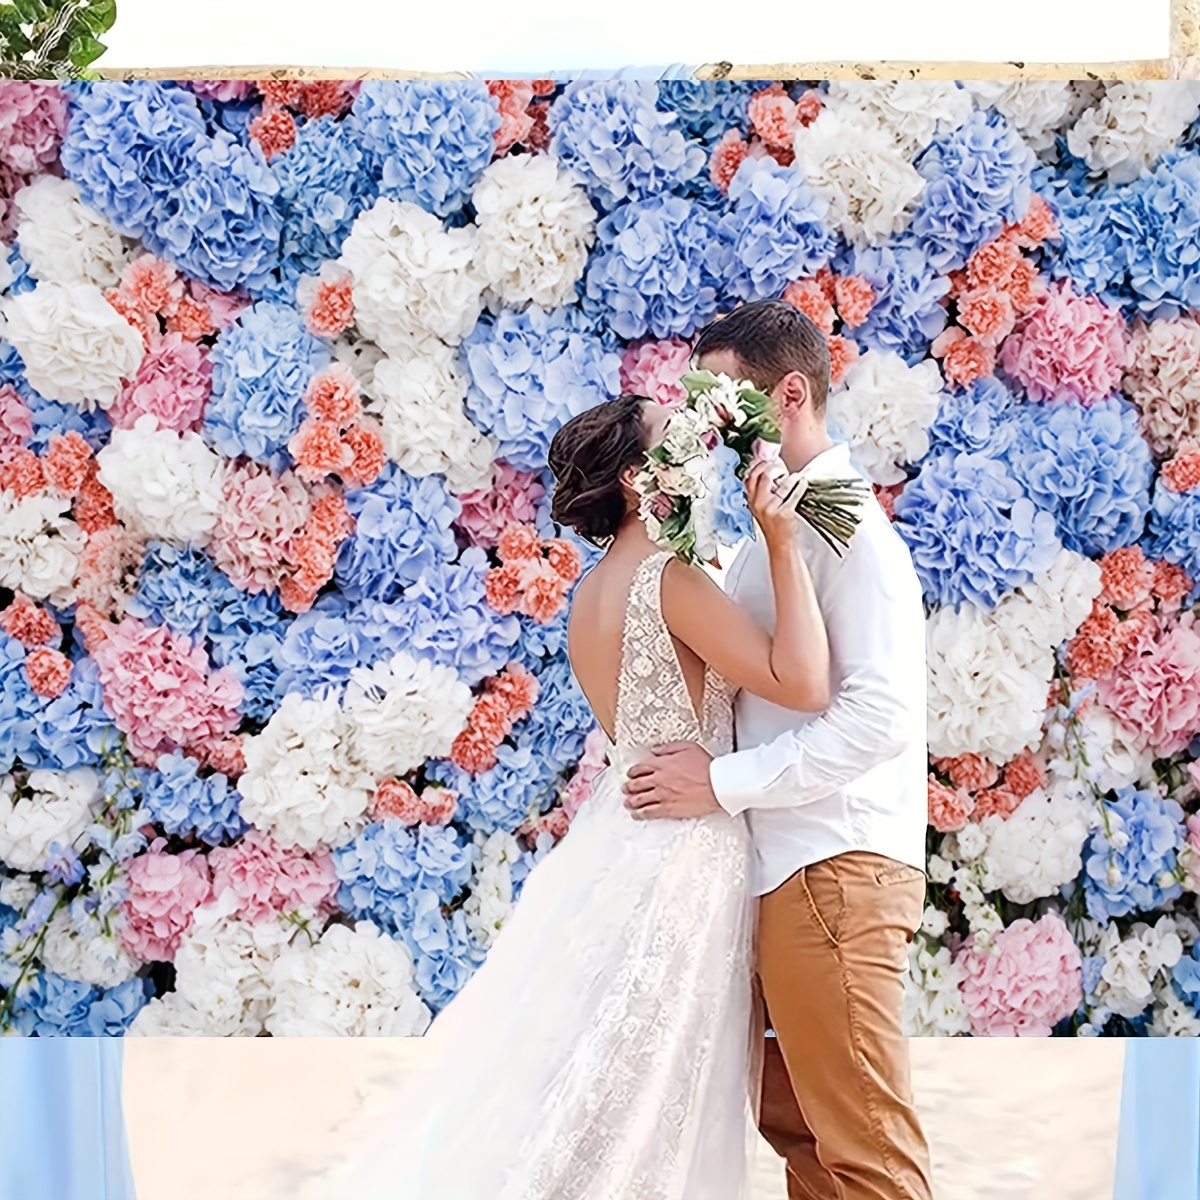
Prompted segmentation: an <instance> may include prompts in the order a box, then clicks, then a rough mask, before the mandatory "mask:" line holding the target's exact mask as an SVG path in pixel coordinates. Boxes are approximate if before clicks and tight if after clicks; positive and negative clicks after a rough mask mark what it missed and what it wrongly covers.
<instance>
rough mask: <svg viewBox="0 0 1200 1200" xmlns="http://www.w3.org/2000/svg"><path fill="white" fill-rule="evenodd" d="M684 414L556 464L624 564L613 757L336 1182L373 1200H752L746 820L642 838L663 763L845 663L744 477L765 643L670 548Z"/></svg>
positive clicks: (598, 631)
mask: <svg viewBox="0 0 1200 1200" xmlns="http://www.w3.org/2000/svg"><path fill="white" fill-rule="evenodd" d="M669 415H670V413H669V410H667V409H665V408H663V407H661V406H660V405H657V404H655V403H653V402H651V401H648V400H644V399H641V398H639V397H633V396H622V397H621V398H619V399H617V400H612V401H609V402H607V403H605V404H602V405H600V406H599V407H597V408H594V409H592V410H590V411H588V412H585V413H583V414H582V415H580V416H578V417H576V418H575V419H574V420H572V421H570V422H569V423H568V424H567V425H565V426H564V427H563V428H562V429H561V430H560V431H559V433H558V434H557V435H556V436H555V438H554V441H553V444H552V446H551V450H550V467H551V470H552V471H553V473H554V475H555V477H556V479H557V487H556V489H555V493H554V501H553V516H554V518H555V520H557V521H558V522H559V523H560V524H563V525H568V526H571V527H573V528H574V529H575V530H576V532H577V533H579V534H580V535H581V536H583V537H585V538H587V539H589V540H590V541H592V542H594V543H596V544H600V545H604V546H606V547H607V552H606V554H605V555H604V557H603V558H602V560H601V561H600V562H599V563H598V564H597V565H596V567H595V568H594V569H593V570H592V571H591V572H590V573H589V574H588V575H587V577H586V578H585V579H584V580H583V581H582V582H581V583H580V584H579V587H578V589H577V592H576V597H575V600H574V604H573V607H572V611H571V617H570V626H569V633H568V640H569V645H568V649H569V652H570V658H571V664H572V667H573V669H574V672H575V674H576V677H577V678H578V680H579V684H580V686H581V687H582V689H583V691H584V693H585V694H586V696H587V698H588V701H589V702H590V704H591V705H592V708H593V709H594V711H595V714H596V717H597V719H598V720H599V722H600V724H601V725H602V726H603V728H604V730H605V732H606V733H607V734H608V736H609V739H610V741H611V743H612V745H611V747H610V750H609V756H608V761H609V764H610V765H609V769H608V770H607V771H605V772H604V773H603V774H602V775H601V776H600V777H599V778H598V779H597V781H596V783H595V785H594V788H593V792H592V796H591V799H590V800H589V801H588V802H587V803H586V804H585V805H584V807H583V809H582V810H581V811H580V813H579V814H578V816H577V817H576V819H575V822H574V824H573V825H572V827H571V829H570V831H569V833H568V834H567V836H566V838H565V839H564V840H563V842H562V844H561V845H560V846H559V847H558V848H557V849H555V850H554V851H553V853H551V854H550V855H549V856H548V857H547V858H546V859H545V860H543V861H542V862H541V863H540V864H539V865H538V866H537V867H536V868H535V869H534V870H533V872H532V873H531V874H530V876H529V878H528V880H527V881H526V884H525V888H524V891H523V893H522V896H521V899H520V902H519V903H518V904H517V906H516V908H515V909H514V911H513V913H512V914H511V915H510V917H509V918H508V921H507V922H506V924H505V927H504V930H503V932H502V933H501V935H500V937H499V938H498V940H497V941H496V943H495V945H494V946H493V947H492V949H491V951H490V952H489V954H488V957H487V960H486V961H485V962H484V964H483V966H482V967H480V969H479V970H478V971H477V972H476V974H475V975H474V976H473V977H472V979H471V980H470V981H469V982H468V984H467V985H466V987H465V988H464V989H463V990H462V992H461V993H460V994H459V995H458V996H457V997H456V998H455V1000H454V1001H453V1002H452V1003H451V1004H450V1005H449V1006H448V1007H447V1008H446V1009H445V1011H443V1012H442V1013H441V1014H440V1015H439V1016H438V1018H437V1019H436V1020H435V1021H434V1023H433V1025H432V1026H431V1027H430V1029H429V1032H428V1033H427V1034H426V1037H425V1048H426V1049H427V1050H428V1052H429V1058H428V1060H427V1065H426V1066H425V1067H424V1069H423V1072H422V1073H421V1074H420V1075H418V1077H417V1078H416V1079H415V1080H413V1081H410V1086H409V1087H408V1089H407V1090H406V1092H405V1095H404V1097H403V1099H402V1102H401V1105H400V1108H399V1110H398V1111H397V1112H395V1113H394V1114H392V1116H391V1117H390V1118H389V1119H388V1121H387V1123H386V1128H385V1131H384V1132H383V1134H382V1136H381V1137H380V1140H379V1142H378V1145H377V1146H375V1147H374V1148H373V1149H372V1150H370V1151H369V1152H368V1153H367V1154H366V1156H365V1157H363V1158H362V1159H360V1160H359V1161H356V1162H351V1163H350V1164H349V1165H348V1166H343V1167H341V1168H340V1169H337V1170H336V1171H335V1173H334V1175H333V1176H332V1177H330V1176H326V1177H325V1178H324V1179H323V1180H322V1181H320V1182H319V1184H318V1188H317V1191H318V1193H319V1194H320V1195H323V1196H328V1197H331V1198H333V1197H337V1198H339V1200H341V1198H344V1197H348V1196H353V1197H355V1198H356V1200H634V1198H636V1200H738V1198H739V1197H745V1196H746V1195H747V1191H748V1173H749V1167H748V1156H749V1150H750V1144H751V1143H750V1138H751V1137H752V1136H753V1121H752V1114H753V1109H754V1103H755V1102H754V1100H753V1099H752V1095H751V1086H750V1081H751V1076H752V1072H753V1066H752V1061H751V1060H752V1047H751V1037H750V1030H751V1025H752V1022H751V973H752V965H753V959H752V955H753V945H752V942H753V928H754V920H753V918H754V902H753V899H752V896H751V892H750V888H749V885H748V880H747V868H748V864H749V854H750V841H749V836H748V832H747V828H746V826H745V824H744V821H743V819H742V818H741V817H731V816H728V815H726V814H723V813H721V814H715V815H713V816H710V817H703V818H698V819H690V820H682V821H666V820H659V821H638V820H636V819H635V818H634V817H633V816H632V815H631V814H630V812H629V811H628V810H627V809H626V808H625V806H624V803H623V794H622V791H621V785H622V782H623V780H624V778H625V772H626V771H627V770H628V768H629V767H630V766H632V765H633V764H634V763H635V762H636V761H637V760H638V758H639V757H640V756H641V755H642V753H643V752H644V750H645V748H647V747H649V746H653V745H656V744H661V743H666V742H681V741H692V742H702V743H704V744H705V745H706V746H707V747H708V748H709V749H711V750H712V751H713V752H714V753H718V754H719V753H725V752H728V751H729V750H731V749H732V735H733V715H732V713H733V710H732V698H733V694H734V692H735V691H736V690H737V689H739V688H745V689H747V690H749V691H751V692H753V693H755V694H757V695H759V696H761V697H763V698H764V699H766V700H769V701H771V702H773V703H775V704H778V705H781V706H784V707H787V708H791V709H795V710H799V711H808V712H813V711H820V710H822V709H824V707H825V706H826V705H827V703H828V688H829V650H828V645H827V642H826V636H825V628H824V625H823V623H822V620H821V615H820V611H819V609H818V607H817V602H816V597H815V595H814V592H813V587H812V583H811V580H810V578H809V574H808V570H807V567H806V566H805V564H804V561H803V560H802V558H801V556H800V552H799V550H798V545H799V542H798V539H797V536H796V522H797V520H798V518H797V517H796V516H795V514H794V513H792V512H790V511H789V510H786V509H785V508H783V507H782V506H781V504H780V502H779V500H778V499H777V498H776V496H775V494H774V491H773V485H772V483H771V479H770V476H769V474H767V472H766V469H765V468H764V467H757V468H755V469H754V470H753V471H752V472H751V473H750V475H749V476H748V478H747V481H746V486H747V495H748V501H749V505H750V508H751V511H752V513H753V515H754V517H755V519H756V520H757V523H758V526H759V528H760V529H761V530H762V535H763V537H764V539H765V542H766V546H767V548H768V552H769V556H770V562H771V572H772V579H773V587H774V592H775V598H776V603H777V607H778V627H777V630H776V632H775V635H774V637H773V638H772V637H770V636H768V634H766V633H765V632H764V631H763V630H762V629H760V628H759V627H758V626H757V625H756V624H755V623H754V622H753V621H752V620H751V619H750V618H749V617H748V616H747V615H746V614H745V613H744V612H742V611H741V610H740V609H738V608H737V607H735V605H734V604H733V602H732V601H730V600H729V599H728V598H727V597H726V596H725V594H724V593H723V592H722V591H721V589H720V587H718V585H717V584H716V583H715V582H713V580H711V579H710V578H709V577H708V575H706V574H705V573H704V572H703V571H702V570H700V569H699V568H695V567H690V566H687V565H685V564H684V563H683V562H682V561H679V560H677V559H675V558H674V557H673V556H672V555H671V554H669V553H662V552H661V551H659V549H658V547H657V546H656V545H655V543H654V542H652V541H651V539H650V537H649V535H648V533H647V532H646V529H645V527H644V526H643V524H642V523H641V521H640V519H639V517H638V515H637V501H638V497H637V494H636V492H635V490H634V487H633V479H634V477H635V476H636V474H637V472H638V469H639V467H640V466H641V465H642V463H643V459H644V454H645V450H646V448H647V447H648V446H651V445H654V444H656V443H657V442H658V441H659V440H661V437H662V435H663V431H664V427H665V424H666V421H667V419H668V417H669Z"/></svg>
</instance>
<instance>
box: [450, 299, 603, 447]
mask: <svg viewBox="0 0 1200 1200" xmlns="http://www.w3.org/2000/svg"><path fill="white" fill-rule="evenodd" d="M463 353H464V355H465V357H466V362H467V366H468V369H469V372H470V377H471V383H470V390H469V391H468V393H467V401H466V404H467V412H468V414H469V415H470V417H471V420H472V421H474V423H475V424H476V425H478V426H479V428H480V429H482V430H484V431H485V432H486V433H490V434H492V435H493V436H494V437H495V438H496V439H497V440H498V441H499V443H500V457H502V458H504V459H505V460H507V461H508V462H510V463H512V464H513V466H516V467H521V468H524V469H526V470H534V471H536V470H540V469H542V468H543V467H545V465H546V455H547V454H548V453H549V450H550V439H551V438H552V437H553V436H554V435H555V433H557V432H558V430H559V429H560V428H561V427H562V426H563V425H564V424H565V423H566V422H567V421H568V420H569V419H570V418H571V417H573V416H575V415H576V414H578V413H581V412H584V411H585V410H586V409H589V408H594V407H595V406H596V405H597V404H600V403H601V402H602V401H604V400H607V399H610V398H611V397H613V396H616V395H617V394H618V393H619V391H620V386H621V382H620V366H621V360H620V356H619V355H618V354H617V353H615V352H614V351H609V350H606V349H605V348H604V346H603V345H602V343H601V341H600V339H599V338H598V337H597V336H596V335H595V333H594V332H593V331H592V330H591V329H589V328H588V325H587V323H586V322H585V321H583V320H581V318H580V316H579V313H578V311H577V310H574V309H553V310H550V311H547V310H546V309H543V308H538V307H536V306H530V307H529V308H526V309H525V310H523V311H521V312H517V311H515V310H514V309H508V308H506V309H502V310H501V311H500V312H499V313H497V314H496V315H494V316H491V315H487V316H484V317H483V318H482V319H481V320H480V321H479V322H478V323H477V324H476V326H475V328H474V329H473V330H472V331H471V333H470V335H469V336H468V337H467V339H466V341H465V342H464V343H463Z"/></svg>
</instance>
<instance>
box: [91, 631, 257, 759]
mask: <svg viewBox="0 0 1200 1200" xmlns="http://www.w3.org/2000/svg"><path fill="white" fill-rule="evenodd" d="M107 633H108V636H107V637H106V638H105V639H104V641H103V642H101V643H100V645H98V646H96V647H95V648H94V649H93V650H92V657H93V658H94V659H95V661H96V666H97V668H98V669H99V675H100V683H101V686H102V687H103V689H104V706H105V708H106V709H107V710H108V712H109V713H110V714H111V715H112V718H113V720H114V721H115V723H116V725H117V728H118V729H120V730H121V731H122V733H124V734H125V735H126V737H127V738H128V740H129V748H130V751H131V752H132V753H133V755H134V757H135V758H137V759H138V760H139V761H140V762H143V763H145V764H147V765H149V764H152V763H153V762H154V761H155V760H156V759H157V758H158V756H159V755H160V754H169V753H170V752H171V751H172V750H175V749H177V748H180V749H185V750H186V749H188V748H189V747H193V746H201V747H203V746H206V745H208V744H210V743H212V742H214V741H220V740H221V739H222V738H223V737H225V735H226V734H229V733H232V732H233V730H234V729H236V728H237V725H238V722H239V721H240V720H241V717H240V715H239V713H238V705H239V704H240V703H241V700H242V685H241V683H240V682H239V681H238V679H237V676H236V675H234V674H233V672H232V671H231V670H229V669H228V668H222V669H220V670H217V671H212V672H210V671H209V662H208V655H207V654H206V653H205V650H204V646H203V644H200V645H196V646H193V645H192V643H191V642H189V641H188V639H187V638H185V637H182V636H181V635H179V634H175V633H172V632H171V631H170V629H168V628H167V627H166V626H165V625H161V626H148V625H143V624H142V622H141V621H138V620H136V619H135V618H133V617H126V618H125V619H124V620H122V621H121V622H120V623H119V624H117V625H113V626H112V627H111V628H110V629H109V630H108V631H107Z"/></svg>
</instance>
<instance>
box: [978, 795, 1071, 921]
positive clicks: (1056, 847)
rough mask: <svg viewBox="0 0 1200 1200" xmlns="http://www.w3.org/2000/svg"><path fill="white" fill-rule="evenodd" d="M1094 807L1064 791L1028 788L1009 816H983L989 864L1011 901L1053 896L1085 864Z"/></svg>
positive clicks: (993, 880)
mask: <svg viewBox="0 0 1200 1200" xmlns="http://www.w3.org/2000/svg"><path fill="white" fill-rule="evenodd" d="M1092 812H1093V808H1092V806H1091V805H1090V804H1088V803H1087V802H1086V801H1085V800H1084V799H1083V798H1082V797H1080V796H1077V795H1072V794H1070V793H1068V792H1055V793H1051V794H1047V793H1046V792H1043V791H1041V790H1040V789H1039V790H1037V791H1034V792H1031V793H1030V794H1029V795H1028V796H1026V797H1025V799H1024V800H1022V801H1021V803H1020V805H1018V807H1017V809H1016V811H1014V812H1013V813H1011V814H1009V816H1008V817H1007V818H1004V817H1001V816H999V815H992V816H987V817H984V818H983V820H982V821H981V822H980V827H981V828H982V830H983V832H984V833H985V834H986V835H987V840H988V841H987V850H986V851H985V854H986V855H987V859H988V867H989V871H990V874H991V878H992V882H993V885H994V886H995V887H997V888H998V889H999V890H1000V891H1002V892H1003V893H1004V895H1005V896H1007V897H1008V899H1009V900H1011V901H1013V903H1014V904H1029V903H1030V902H1031V901H1033V900H1040V899H1041V898H1042V897H1044V896H1053V895H1054V894H1055V893H1056V892H1057V891H1058V889H1059V888H1060V887H1062V885H1063V884H1065V883H1069V882H1070V881H1071V880H1072V879H1074V878H1075V877H1076V876H1077V875H1078V874H1079V872H1080V871H1081V870H1082V869H1083V847H1084V843H1085V842H1086V841H1087V837H1088V831H1089V828H1090V825H1091V818H1092Z"/></svg>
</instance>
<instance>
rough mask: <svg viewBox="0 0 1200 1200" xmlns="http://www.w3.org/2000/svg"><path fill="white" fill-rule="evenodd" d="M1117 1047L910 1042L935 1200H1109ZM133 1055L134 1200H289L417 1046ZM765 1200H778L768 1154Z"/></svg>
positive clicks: (188, 1046) (373, 1105)
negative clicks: (930, 1151) (931, 1160)
mask: <svg viewBox="0 0 1200 1200" xmlns="http://www.w3.org/2000/svg"><path fill="white" fill-rule="evenodd" d="M1122 1046H1123V1043H1121V1042H1118V1041H1107V1040H1096V1039H1080V1040H1075V1041H1067V1040H1064V1041H1042V1040H1040V1039H1030V1040H1012V1041H1010V1040H1007V1039H994V1040H984V1039H980V1040H957V1039H956V1040H941V1039H922V1040H915V1041H914V1042H913V1043H912V1047H913V1059H914V1085H915V1087H916V1091H917V1097H918V1101H919V1104H920V1107H921V1111H922V1114H923V1117H924V1120H925V1123H926V1129H927V1131H928V1134H929V1138H930V1142H931V1144H932V1147H933V1157H934V1171H935V1184H936V1191H937V1196H938V1200H1046V1198H1047V1197H1053V1198H1054V1200H1109V1198H1110V1197H1111V1194H1112V1193H1111V1184H1110V1178H1111V1174H1112V1169H1113V1158H1114V1154H1115V1148H1116V1145H1115V1143H1116V1127H1117V1107H1118V1100H1119V1093H1120V1077H1121V1063H1122ZM125 1048H126V1060H125V1061H126V1066H125V1104H126V1111H127V1114H128V1123H129V1128H130V1141H131V1151H132V1154H133V1161H134V1171H135V1174H136V1176H137V1181H138V1196H139V1200H285V1198H288V1197H291V1196H293V1195H294V1194H295V1192H296V1190H297V1187H298V1185H299V1184H300V1182H301V1181H302V1180H303V1179H304V1178H305V1177H307V1176H308V1175H310V1174H311V1173H312V1172H313V1171H314V1170H316V1169H318V1168H319V1167H321V1166H323V1165H325V1164H327V1163H329V1162H331V1161H335V1160H337V1159H339V1158H341V1157H342V1156H344V1155H348V1154H350V1153H352V1152H353V1151H354V1149H355V1148H356V1147H357V1146H358V1145H360V1144H361V1142H362V1139H363V1137H364V1136H365V1131H368V1130H369V1129H370V1128H371V1126H370V1120H371V1116H370V1114H372V1113H375V1114H377V1113H378V1112H380V1111H386V1106H387V1105H388V1104H389V1093H390V1087H391V1085H393V1084H394V1083H395V1081H396V1080H397V1079H399V1078H400V1077H401V1075H402V1074H403V1073H404V1072H405V1071H406V1070H411V1069H412V1067H413V1064H414V1062H415V1061H417V1057H416V1056H419V1054H420V1050H421V1043H420V1040H419V1039H417V1040H404V1039H345V1040H339V1039H324V1038H295V1039H290V1038H289V1039H278V1040H272V1039H268V1038H258V1039H248V1040H237V1039H230V1040H223V1039H190V1038H159V1039H145V1040H143V1039H139V1038H129V1039H128V1040H127V1041H126V1042H125ZM481 1200H482V1198H481ZM755 1200H784V1188H783V1177H782V1171H781V1168H780V1164H779V1161H778V1160H777V1159H776V1158H775V1156H774V1155H773V1154H772V1152H771V1151H770V1149H769V1148H768V1147H767V1146H766V1145H765V1144H763V1146H762V1154H761V1157H760V1160H759V1163H758V1170H757V1188H756V1191H755Z"/></svg>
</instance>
